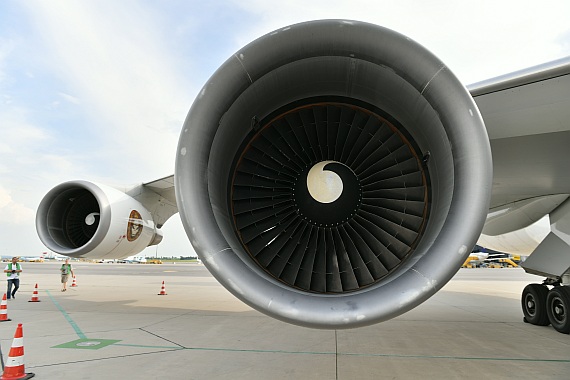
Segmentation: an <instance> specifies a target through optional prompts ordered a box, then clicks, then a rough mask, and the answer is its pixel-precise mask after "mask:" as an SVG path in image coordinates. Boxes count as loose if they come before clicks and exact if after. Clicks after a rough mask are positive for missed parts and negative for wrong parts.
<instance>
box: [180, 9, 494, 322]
mask: <svg viewBox="0 0 570 380" xmlns="http://www.w3.org/2000/svg"><path fill="white" fill-rule="evenodd" d="M175 169H176V170H175V188H176V199H177V204H178V208H179V212H180V214H181V218H182V221H183V224H184V227H185V230H186V232H187V234H188V236H189V238H190V241H191V243H192V245H193V246H194V248H195V250H196V252H197V253H198V255H199V256H200V258H201V259H202V260H203V262H204V264H205V265H206V267H207V268H208V269H209V270H210V271H211V272H212V274H213V275H214V276H215V277H216V278H217V280H218V281H220V283H222V284H223V285H224V286H225V287H226V288H227V289H228V290H229V291H230V292H232V293H233V294H234V295H235V296H237V297H238V298H240V299H241V300H242V301H244V302H245V303H247V304H248V305H250V306H252V307H254V308H255V309H257V310H259V311H261V312H263V313H266V314H268V315H270V316H272V317H275V318H277V319H280V320H283V321H286V322H290V323H294V324H298V325H302V326H307V327H314V328H335V329H336V328H350V327H358V326H365V325H369V324H372V323H376V322H380V321H384V320H387V319H390V318H393V317H395V316H397V315H400V314H402V313H404V312H406V311H408V310H410V309H412V308H413V307H415V306H417V305H419V304H420V303H422V302H423V301H425V300H426V299H428V298H429V297H430V296H431V295H433V294H434V293H436V292H437V291H438V290H439V289H441V288H442V287H443V286H444V285H445V284H446V283H447V282H448V281H449V279H450V278H451V277H452V276H453V275H454V274H455V273H456V272H457V270H458V269H459V268H460V267H461V265H462V264H463V262H464V260H465V258H466V257H467V255H468V254H469V253H470V252H471V249H472V247H473V246H474V244H475V242H476V240H477V237H478V236H479V234H480V232H481V229H482V227H483V223H484V221H485V217H486V215H487V211H488V207H489V198H490V193H491V181H492V164H491V152H490V147H489V140H488V137H487V132H486V129H485V126H484V123H483V120H482V118H481V116H480V114H479V111H478V109H477V106H476V105H475V103H474V101H473V99H472V97H471V96H470V94H469V93H468V91H467V90H466V89H465V87H464V86H463V85H462V84H461V83H460V82H459V81H458V80H457V78H456V77H455V76H454V75H453V74H452V72H451V71H450V70H449V69H448V68H447V67H446V66H445V65H444V64H443V63H442V62H441V61H439V60H438V59H437V58H436V57H434V56H433V55H432V54H431V53H430V52H429V51H427V50H426V49H425V48H423V47H421V46H420V45H418V44H417V43H415V42H414V41H412V40H410V39H409V38H407V37H405V36H402V35H400V34H398V33H396V32H393V31H391V30H388V29H385V28H382V27H379V26H376V25H371V24H367V23H362V22H355V21H343V20H322V21H315V22H307V23H301V24H297V25H293V26H290V27H286V28H283V29H280V30H276V31H274V32H272V33H269V34H267V35H265V36H263V37H261V38H259V39H257V40H255V41H254V42H252V43H250V44H249V45H247V46H245V47H244V48H243V49H241V50H240V51H238V52H237V53H235V54H234V55H233V56H232V57H231V58H229V59H228V60H227V61H226V62H225V63H224V64H223V65H222V66H221V67H220V68H219V69H218V70H217V71H216V72H215V73H214V74H213V76H212V77H211V78H210V79H209V80H208V82H207V83H206V84H205V85H204V87H203V88H202V90H201V92H200V93H199V95H198V97H197V98H196V100H195V102H194V104H193V105H192V107H191V109H190V111H189V113H188V116H187V118H186V121H185V123H184V126H183V129H182V132H181V136H180V140H179V145H178V151H177V158H176V168H175Z"/></svg>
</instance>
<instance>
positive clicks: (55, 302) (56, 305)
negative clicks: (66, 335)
mask: <svg viewBox="0 0 570 380" xmlns="http://www.w3.org/2000/svg"><path fill="white" fill-rule="evenodd" d="M45 292H46V293H47V295H48V296H49V298H50V300H51V302H53V304H54V305H55V307H57V308H58V309H59V311H60V312H61V313H62V314H63V317H64V318H65V319H66V320H67V322H68V323H69V324H70V325H71V327H73V329H74V330H75V333H76V334H77V336H79V338H80V339H88V338H87V336H85V334H83V331H81V329H80V328H79V326H77V324H76V323H75V322H74V321H73V319H71V317H70V316H69V314H67V312H66V311H65V310H64V309H63V307H61V305H60V304H59V302H57V301H56V300H55V298H53V296H52V295H51V293H50V291H49V290H46V291H45Z"/></svg>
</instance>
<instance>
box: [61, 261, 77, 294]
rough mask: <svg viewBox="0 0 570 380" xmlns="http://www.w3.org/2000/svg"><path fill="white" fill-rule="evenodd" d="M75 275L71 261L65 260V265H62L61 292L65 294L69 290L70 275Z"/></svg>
mask: <svg viewBox="0 0 570 380" xmlns="http://www.w3.org/2000/svg"><path fill="white" fill-rule="evenodd" d="M70 273H71V275H72V276H74V274H73V268H72V267H71V264H70V263H69V259H65V264H62V265H61V291H62V292H65V291H66V290H67V280H69V274H70Z"/></svg>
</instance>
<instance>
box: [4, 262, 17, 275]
mask: <svg viewBox="0 0 570 380" xmlns="http://www.w3.org/2000/svg"><path fill="white" fill-rule="evenodd" d="M20 269H21V268H20V263H16V270H20ZM8 270H9V271H12V263H10V264H8ZM11 275H12V273H11V272H8V273H6V277H10V276H11ZM16 275H18V276H19V275H20V274H19V273H16Z"/></svg>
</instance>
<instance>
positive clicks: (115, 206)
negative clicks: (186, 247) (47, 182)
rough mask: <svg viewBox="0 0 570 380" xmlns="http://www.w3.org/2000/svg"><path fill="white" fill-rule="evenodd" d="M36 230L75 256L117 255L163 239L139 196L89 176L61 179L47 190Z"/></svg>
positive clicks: (52, 247)
mask: <svg viewBox="0 0 570 380" xmlns="http://www.w3.org/2000/svg"><path fill="white" fill-rule="evenodd" d="M36 230H37V232H38V235H39V237H40V240H41V241H42V243H44V245H45V246H46V247H47V248H49V249H50V250H52V251H54V252H57V253H59V254H62V255H65V256H70V257H78V258H79V257H81V258H93V259H100V258H105V259H120V258H124V257H128V256H132V255H135V254H137V253H139V252H141V251H142V250H143V249H145V248H146V247H148V246H149V245H152V244H158V243H159V242H160V240H161V239H162V233H161V232H160V230H157V229H156V228H155V226H154V222H153V219H152V216H151V214H150V212H149V211H148V210H147V209H146V208H145V207H144V206H143V205H142V204H141V203H140V202H138V201H137V200H135V199H133V198H132V197H130V196H128V195H126V194H125V193H123V192H121V191H119V190H117V189H114V188H112V187H109V186H105V185H101V184H96V183H92V182H87V181H70V182H65V183H62V184H60V185H58V186H56V187H54V188H53V189H52V190H50V191H49V192H48V193H47V194H46V195H45V196H44V198H43V199H42V201H41V202H40V205H39V207H38V211H37V214H36Z"/></svg>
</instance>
